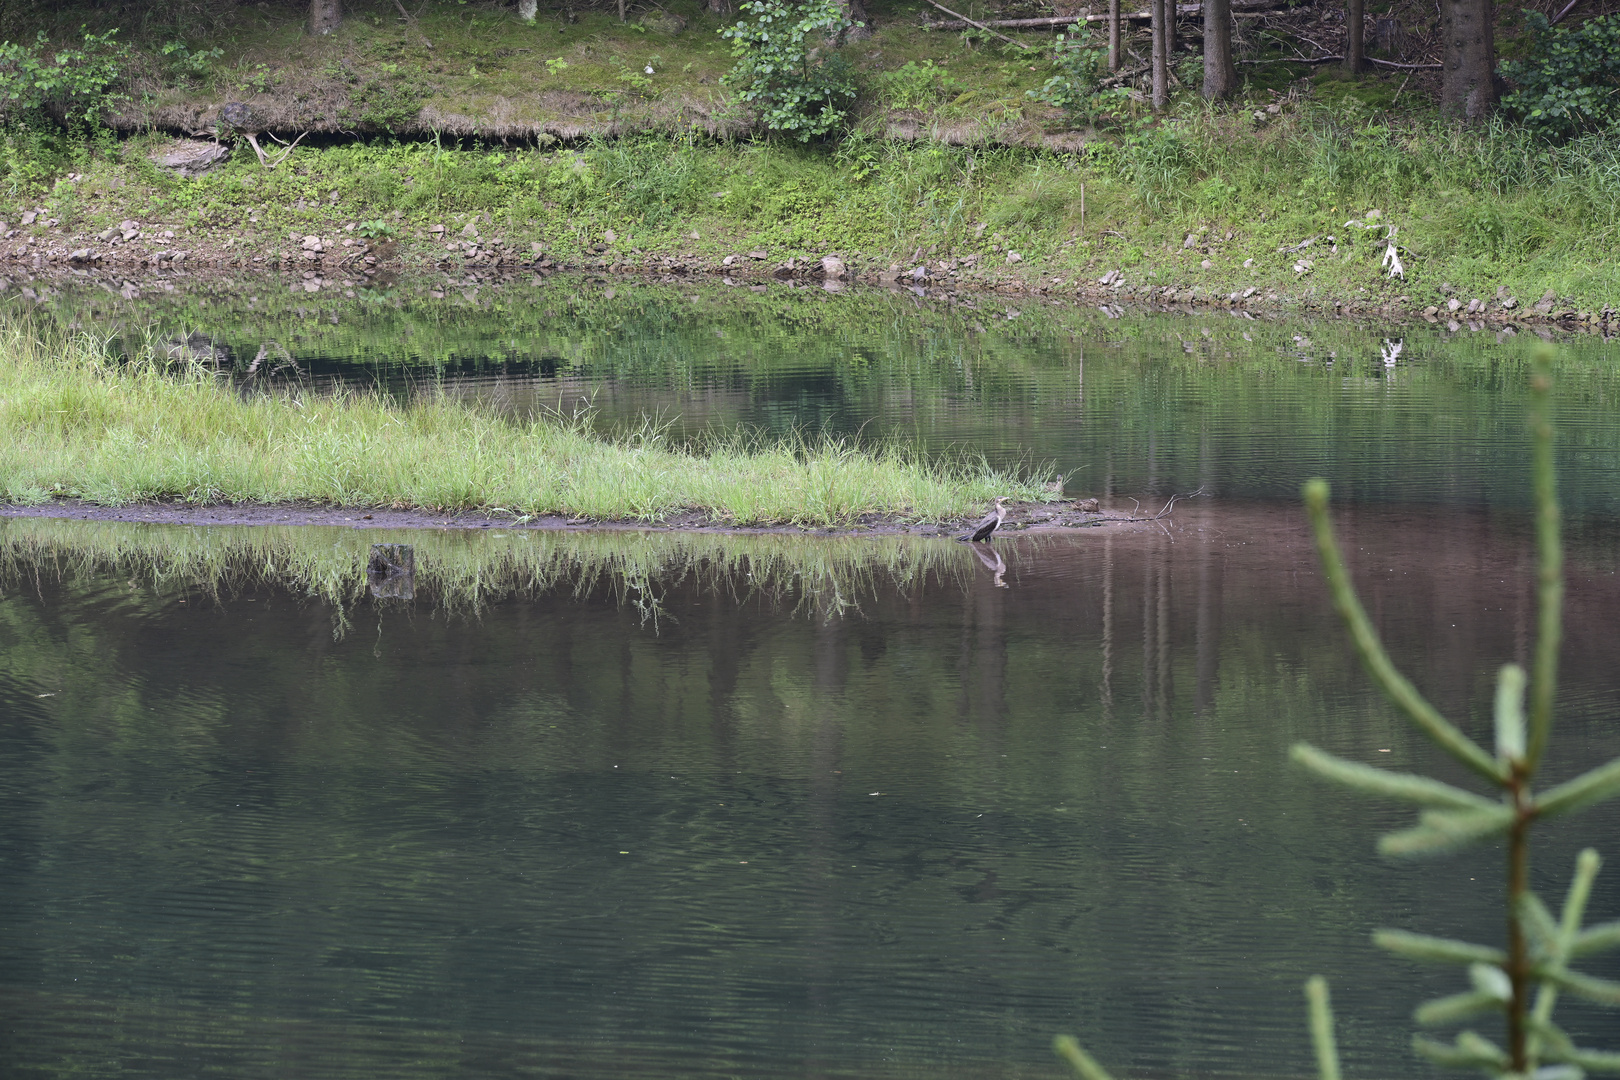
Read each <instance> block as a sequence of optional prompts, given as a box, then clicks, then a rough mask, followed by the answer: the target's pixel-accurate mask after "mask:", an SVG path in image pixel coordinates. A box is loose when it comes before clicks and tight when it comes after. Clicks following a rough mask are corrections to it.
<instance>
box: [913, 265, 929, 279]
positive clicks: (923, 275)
mask: <svg viewBox="0 0 1620 1080" xmlns="http://www.w3.org/2000/svg"><path fill="white" fill-rule="evenodd" d="M911 280H912V281H927V280H928V267H926V266H918V267H915V268H914V269H913V270H912V271H911Z"/></svg>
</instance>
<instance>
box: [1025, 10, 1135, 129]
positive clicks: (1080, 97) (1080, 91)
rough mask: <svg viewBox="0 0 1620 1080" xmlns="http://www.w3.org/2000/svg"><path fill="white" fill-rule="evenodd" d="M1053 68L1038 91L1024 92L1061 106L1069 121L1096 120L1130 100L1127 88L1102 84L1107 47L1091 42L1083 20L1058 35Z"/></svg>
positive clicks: (1106, 68) (1086, 121)
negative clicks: (1106, 86)
mask: <svg viewBox="0 0 1620 1080" xmlns="http://www.w3.org/2000/svg"><path fill="white" fill-rule="evenodd" d="M1052 71H1053V74H1052V76H1051V77H1050V78H1049V79H1047V80H1046V83H1045V84H1044V85H1043V86H1042V87H1041V88H1040V89H1039V90H1028V91H1025V93H1026V95H1027V96H1028V97H1030V98H1031V99H1033V100H1036V101H1044V102H1046V103H1047V104H1048V105H1055V106H1057V107H1058V108H1060V109H1062V110H1063V111H1064V113H1065V114H1066V115H1067V116H1068V118H1069V121H1070V122H1071V123H1082V124H1090V123H1095V122H1096V121H1097V120H1098V119H1100V118H1102V117H1105V116H1109V115H1112V114H1114V113H1116V112H1118V111H1120V110H1121V109H1122V108H1123V107H1124V104H1125V102H1126V101H1127V100H1128V99H1129V94H1130V91H1128V90H1126V89H1125V88H1124V87H1119V86H1116V87H1112V88H1107V89H1105V88H1104V87H1103V85H1102V80H1103V77H1104V76H1105V75H1106V74H1107V72H1108V49H1107V46H1106V45H1094V44H1092V41H1091V28H1090V27H1089V26H1087V25H1086V24H1085V23H1083V22H1078V21H1077V22H1076V23H1075V24H1074V25H1073V26H1072V27H1070V28H1069V32H1068V33H1066V34H1059V35H1058V38H1057V42H1056V44H1055V45H1054V46H1053V47H1052Z"/></svg>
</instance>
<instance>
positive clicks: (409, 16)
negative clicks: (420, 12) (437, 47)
mask: <svg viewBox="0 0 1620 1080" xmlns="http://www.w3.org/2000/svg"><path fill="white" fill-rule="evenodd" d="M394 6H395V7H397V8H399V13H400V14H401V15H403V16H405V21H406V22H408V23H410V24H411V29H412V30H415V31H416V33H417V35H418V36H420V37H421V39H422V44H423V45H426V46H427V47H428V48H429V49H432V48H433V42H431V41H429V40H428V36H427V35H426V34H424V33H422V24H421V23H419V22H417V21H416V16H415V15H412V14H411V13H410V12H408V11H406V10H405V5H404V4H402V3H400V2H399V0H394Z"/></svg>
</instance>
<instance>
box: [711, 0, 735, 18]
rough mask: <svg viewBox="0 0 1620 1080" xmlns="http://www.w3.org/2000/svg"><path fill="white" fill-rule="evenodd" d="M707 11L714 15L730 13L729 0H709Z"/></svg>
mask: <svg viewBox="0 0 1620 1080" xmlns="http://www.w3.org/2000/svg"><path fill="white" fill-rule="evenodd" d="M709 11H710V12H711V13H712V14H715V15H730V14H731V0H709Z"/></svg>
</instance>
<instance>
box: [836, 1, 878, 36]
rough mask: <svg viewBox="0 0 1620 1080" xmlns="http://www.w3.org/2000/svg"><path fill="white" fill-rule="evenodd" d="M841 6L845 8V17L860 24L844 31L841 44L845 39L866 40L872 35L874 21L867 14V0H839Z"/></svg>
mask: <svg viewBox="0 0 1620 1080" xmlns="http://www.w3.org/2000/svg"><path fill="white" fill-rule="evenodd" d="M839 6H840V7H842V8H843V9H844V18H846V19H848V20H849V21H850V22H852V23H859V24H860V25H858V26H852V27H850V28H849V29H848V30H846V31H844V34H843V37H842V40H841V41H840V42H839V44H843V43H844V42H845V41H864V40H866V39H867V38H869V37H871V36H872V25H871V23H872V21H871V19H869V18H868V17H867V15H866V3H865V0H839Z"/></svg>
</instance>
